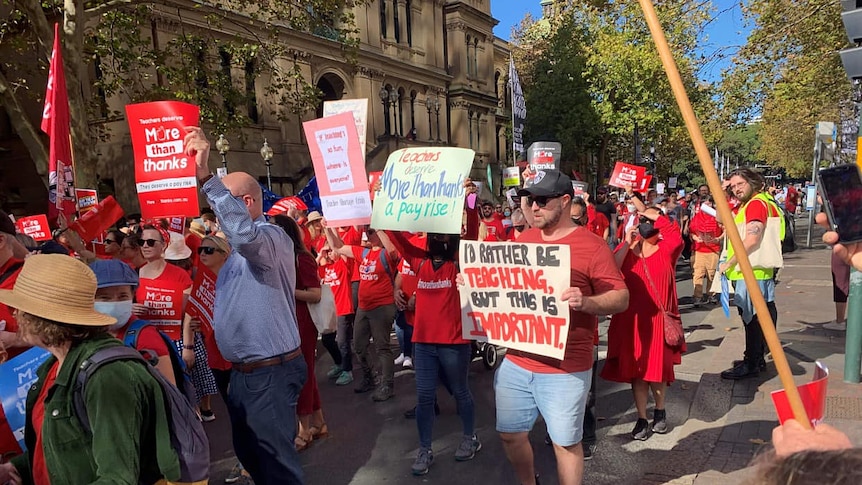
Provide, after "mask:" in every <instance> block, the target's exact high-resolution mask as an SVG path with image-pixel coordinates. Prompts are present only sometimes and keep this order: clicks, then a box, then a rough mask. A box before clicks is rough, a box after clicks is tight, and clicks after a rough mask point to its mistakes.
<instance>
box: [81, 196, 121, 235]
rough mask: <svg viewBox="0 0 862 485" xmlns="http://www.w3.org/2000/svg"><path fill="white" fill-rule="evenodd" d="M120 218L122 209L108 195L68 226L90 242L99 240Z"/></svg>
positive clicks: (112, 197)
mask: <svg viewBox="0 0 862 485" xmlns="http://www.w3.org/2000/svg"><path fill="white" fill-rule="evenodd" d="M122 217H123V208H122V207H120V204H118V203H117V201H116V200H115V199H114V196H112V195H109V196H107V197H105V198H104V199H102V201H101V202H99V203H98V204H96V206H95V207H93V208H92V209H90V210H89V211H87V213H86V214H84V215H82V216H81V217H79V218H78V219H77V220H76V221H75V222H73V223H71V224H69V228H71V229H72V230H73V231H75V232H77V233H78V235H79V236H81V239H83V240H84V241H92V240H93V239H97V238H99V237H100V236H101V235H102V233H103V232H105V231H106V230H107V229H108V228H110V227H111V226H113V225H114V223H115V222H117V221H118V220H120V219H121V218H122Z"/></svg>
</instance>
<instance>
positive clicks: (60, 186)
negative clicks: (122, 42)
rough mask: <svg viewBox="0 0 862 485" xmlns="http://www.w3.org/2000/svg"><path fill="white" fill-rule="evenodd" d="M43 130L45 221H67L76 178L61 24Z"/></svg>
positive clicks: (73, 202) (72, 211) (72, 209)
mask: <svg viewBox="0 0 862 485" xmlns="http://www.w3.org/2000/svg"><path fill="white" fill-rule="evenodd" d="M42 131H44V132H45V133H47V134H48V137H50V139H51V141H50V147H49V149H48V201H49V202H50V203H49V204H48V218H49V219H50V220H51V221H56V219H57V215H58V214H59V213H61V212H62V213H63V214H64V215H65V216H66V217H67V218H68V219H69V220H71V219H72V216H73V215H74V214H75V206H76V204H77V202H76V200H75V175H74V167H73V165H72V140H71V138H70V137H71V132H70V128H69V99H68V96H67V93H66V73H65V71H64V70H63V53H62V49H61V46H60V24H59V23H56V24H54V50H53V51H52V52H51V66H50V69H49V70H48V88H47V90H46V91H45V108H44V109H43V110H42Z"/></svg>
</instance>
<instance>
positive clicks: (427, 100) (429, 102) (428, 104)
mask: <svg viewBox="0 0 862 485" xmlns="http://www.w3.org/2000/svg"><path fill="white" fill-rule="evenodd" d="M435 99H437V97H436V96H434V97H433V98H432V97H431V96H430V95H428V96H425V108H426V109H428V139H429V140H433V139H434V137H433V136H432V135H431V110H432V109H433V108H434V100H435Z"/></svg>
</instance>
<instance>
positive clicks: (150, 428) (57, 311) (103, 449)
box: [0, 254, 180, 485]
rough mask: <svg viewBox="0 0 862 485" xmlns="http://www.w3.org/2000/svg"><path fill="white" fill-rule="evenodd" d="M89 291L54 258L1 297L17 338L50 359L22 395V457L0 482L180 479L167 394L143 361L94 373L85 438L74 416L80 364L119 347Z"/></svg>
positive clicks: (29, 263)
mask: <svg viewBox="0 0 862 485" xmlns="http://www.w3.org/2000/svg"><path fill="white" fill-rule="evenodd" d="M95 294H96V277H95V275H94V274H93V272H92V271H91V270H90V268H88V267H87V265H85V264H84V263H82V262H80V261H77V260H75V259H73V258H70V257H68V256H63V255H56V254H42V255H34V256H31V257H30V258H28V259H27V260H26V262H25V263H24V266H23V268H22V269H21V273H20V274H19V276H18V279H17V281H16V282H15V286H14V287H13V289H12V290H0V302H2V303H3V304H6V305H8V306H9V307H10V308H14V309H15V314H16V319H17V320H18V324H19V329H20V332H21V336H22V338H23V339H24V340H25V341H26V342H27V343H29V344H31V345H35V346H38V347H42V348H44V349H46V350H47V351H48V352H50V353H51V357H49V358H48V360H47V361H46V362H45V363H43V364H42V365H41V366H40V367H39V370H38V371H37V375H38V381H37V383H36V384H34V385H33V386H32V387H31V388H30V391H29V394H28V396H27V418H26V424H25V429H24V440H25V442H26V444H27V453H26V454H24V455H21V456H17V457H15V458H13V459H12V461H11V462H10V463H5V464H3V465H0V483H6V482H8V481H12V482H14V483H37V484H45V483H51V484H52V485H62V484H80V483H91V482H96V481H101V482H105V483H156V482H157V481H159V480H160V479H162V478H167V479H168V480H176V479H177V478H179V475H180V466H179V460H178V458H177V456H176V453H175V452H174V451H173V450H172V447H171V437H170V432H169V428H168V418H167V410H166V409H165V398H164V395H163V394H162V390H161V388H160V387H159V384H158V382H156V381H155V379H153V377H152V376H150V374H149V372H148V371H147V369H146V368H144V367H143V365H141V364H140V363H138V362H132V361H115V362H111V363H106V364H104V366H103V367H100V368H99V369H98V370H97V371H96V372H95V373H93V375H92V377H91V378H90V380H89V381H88V384H87V392H86V393H85V396H84V399H85V406H86V408H87V409H88V410H89V412H88V415H89V417H90V420H91V428H92V431H91V432H90V433H87V432H85V431H83V429H82V428H81V425H80V424H79V421H78V419H77V417H76V416H75V414H74V412H72V411H71V409H72V408H73V406H72V399H73V390H74V388H75V382H76V380H77V374H78V372H79V371H80V368H81V364H82V362H84V360H86V359H88V358H89V357H90V356H92V355H93V354H94V353H96V352H97V351H98V350H101V349H104V348H107V347H112V346H119V345H122V343H120V342H119V341H118V340H116V339H115V338H113V337H111V336H110V335H109V334H108V332H107V329H108V327H109V326H110V325H113V324H114V323H116V319H115V318H114V317H111V316H108V315H104V314H102V313H98V312H96V311H95V309H94V295H95ZM166 450H171V451H170V452H167V451H166Z"/></svg>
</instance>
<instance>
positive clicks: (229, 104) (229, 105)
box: [218, 47, 236, 117]
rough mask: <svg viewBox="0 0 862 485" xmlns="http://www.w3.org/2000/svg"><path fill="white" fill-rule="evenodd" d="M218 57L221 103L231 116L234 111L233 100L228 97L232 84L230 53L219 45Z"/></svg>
mask: <svg viewBox="0 0 862 485" xmlns="http://www.w3.org/2000/svg"><path fill="white" fill-rule="evenodd" d="M218 57H219V67H221V75H222V82H223V83H224V88H225V89H224V91H222V99H223V101H222V105H223V106H224V109H225V111H226V112H227V113H228V114H229V115H230V116H231V117H233V115H234V112H235V108H236V107H235V106H234V101H233V100H232V99H231V98H230V92H231V89H230V88H231V87H232V85H233V79H232V77H231V70H230V64H231V60H232V59H231V55H230V52H228V51H227V50H226V49H225V48H223V47H220V48H219V50H218Z"/></svg>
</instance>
